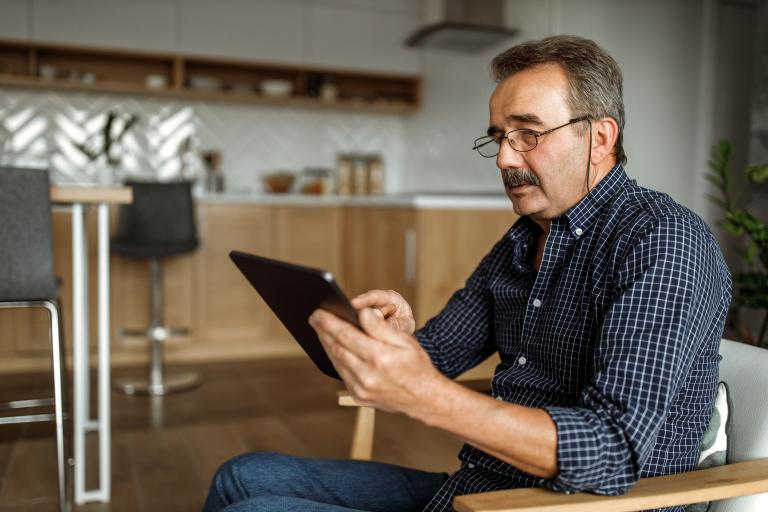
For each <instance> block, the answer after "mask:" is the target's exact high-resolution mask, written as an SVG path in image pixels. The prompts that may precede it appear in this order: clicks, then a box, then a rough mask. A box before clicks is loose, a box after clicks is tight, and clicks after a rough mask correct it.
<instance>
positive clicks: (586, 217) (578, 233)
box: [564, 164, 629, 238]
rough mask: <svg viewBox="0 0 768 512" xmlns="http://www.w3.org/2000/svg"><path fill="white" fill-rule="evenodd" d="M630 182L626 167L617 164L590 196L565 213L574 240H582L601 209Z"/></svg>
mask: <svg viewBox="0 0 768 512" xmlns="http://www.w3.org/2000/svg"><path fill="white" fill-rule="evenodd" d="M628 180H629V178H628V177H627V173H626V172H625V171H624V167H622V165H621V164H616V165H615V166H614V167H613V169H611V170H610V171H609V172H608V174H607V175H606V176H605V178H603V179H602V180H600V182H599V183H598V184H597V185H596V186H595V188H593V189H592V190H591V191H590V192H589V194H587V195H586V196H585V197H584V198H583V199H582V200H581V201H579V202H578V203H577V204H576V206H574V207H573V208H571V209H570V210H568V211H567V212H565V215H564V217H565V219H566V220H567V221H568V230H569V231H570V232H571V235H572V236H573V237H574V238H581V237H582V236H583V235H584V233H585V232H586V231H587V229H589V228H590V227H591V226H592V224H594V222H595V219H597V215H598V213H599V212H600V208H601V207H602V206H603V205H604V204H605V203H607V202H608V201H610V200H611V198H613V197H614V196H615V195H616V194H617V193H618V192H619V191H620V190H621V189H622V188H623V187H624V184H625V183H626V182H627V181H628Z"/></svg>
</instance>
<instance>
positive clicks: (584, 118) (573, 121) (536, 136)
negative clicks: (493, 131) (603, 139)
mask: <svg viewBox="0 0 768 512" xmlns="http://www.w3.org/2000/svg"><path fill="white" fill-rule="evenodd" d="M587 120H591V116H588V115H586V116H579V117H574V118H572V119H569V120H568V122H567V123H565V124H561V125H560V126H555V127H554V128H550V129H549V130H544V131H543V132H539V131H536V130H531V129H530V128H515V129H514V130H509V131H508V132H507V133H505V134H504V138H505V139H507V142H508V143H509V147H511V148H512V149H513V150H515V151H517V152H518V153H527V152H529V151H533V150H534V149H536V148H537V147H538V145H539V137H543V136H544V135H547V134H550V133H552V132H554V131H555V130H559V129H560V128H565V127H566V126H570V125H572V124H576V123H580V122H582V121H587ZM514 132H528V133H529V134H531V135H533V137H534V139H535V140H536V143H535V144H534V145H533V147H530V148H528V149H517V148H516V147H515V146H513V145H512V139H510V137H509V135H510V134H511V133H514ZM483 139H488V142H485V143H483V144H479V145H478V143H477V141H479V140H483ZM491 142H497V141H496V140H494V136H493V135H484V136H482V137H478V138H476V139H475V142H474V144H475V145H474V146H472V149H473V150H475V151H477V153H478V154H479V155H480V156H481V157H483V158H495V157H497V156H498V155H499V153H500V152H501V144H502V142H501V140H499V141H498V151H496V153H494V154H493V155H490V156H485V155H484V154H482V153H481V152H480V148H481V147H483V146H485V145H486V144H490V143H491Z"/></svg>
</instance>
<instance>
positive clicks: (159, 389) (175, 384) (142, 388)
mask: <svg viewBox="0 0 768 512" xmlns="http://www.w3.org/2000/svg"><path fill="white" fill-rule="evenodd" d="M149 269H150V281H151V283H152V285H151V292H150V293H151V296H150V308H151V310H150V318H151V322H150V327H149V329H147V331H146V335H147V337H148V338H149V343H150V345H151V348H150V350H151V352H150V360H149V376H148V379H147V380H145V379H117V380H116V381H115V386H116V387H117V388H118V389H120V390H122V391H123V392H124V393H126V394H128V395H167V394H168V393H173V392H177V391H185V390H188V389H192V388H194V387H196V386H198V385H199V384H200V375H199V374H197V373H192V372H183V373H172V374H169V375H166V374H165V367H164V365H163V349H164V347H163V344H164V343H165V340H167V339H168V337H169V336H170V335H171V334H176V333H186V332H187V331H186V329H169V328H167V327H165V325H164V324H165V321H164V318H163V273H162V267H161V263H160V260H159V259H158V258H152V259H151V260H150V263H149Z"/></svg>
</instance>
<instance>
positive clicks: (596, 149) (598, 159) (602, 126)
mask: <svg viewBox="0 0 768 512" xmlns="http://www.w3.org/2000/svg"><path fill="white" fill-rule="evenodd" d="M618 136H619V125H618V124H616V120H615V119H613V118H612V117H603V118H601V119H597V120H595V121H592V162H591V163H592V165H595V166H596V165H599V164H600V163H602V162H603V161H604V160H605V159H606V158H608V157H614V159H615V155H614V149H615V146H616V138H617V137H618ZM614 163H615V162H614Z"/></svg>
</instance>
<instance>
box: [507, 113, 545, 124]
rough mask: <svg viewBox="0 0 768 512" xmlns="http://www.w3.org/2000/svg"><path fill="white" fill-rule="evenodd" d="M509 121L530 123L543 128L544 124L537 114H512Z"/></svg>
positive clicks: (508, 117)
mask: <svg viewBox="0 0 768 512" xmlns="http://www.w3.org/2000/svg"><path fill="white" fill-rule="evenodd" d="M507 121H517V122H519V123H529V124H536V125H539V126H543V125H544V122H543V121H542V120H541V118H539V116H537V115H536V114H510V115H508V116H507Z"/></svg>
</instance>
